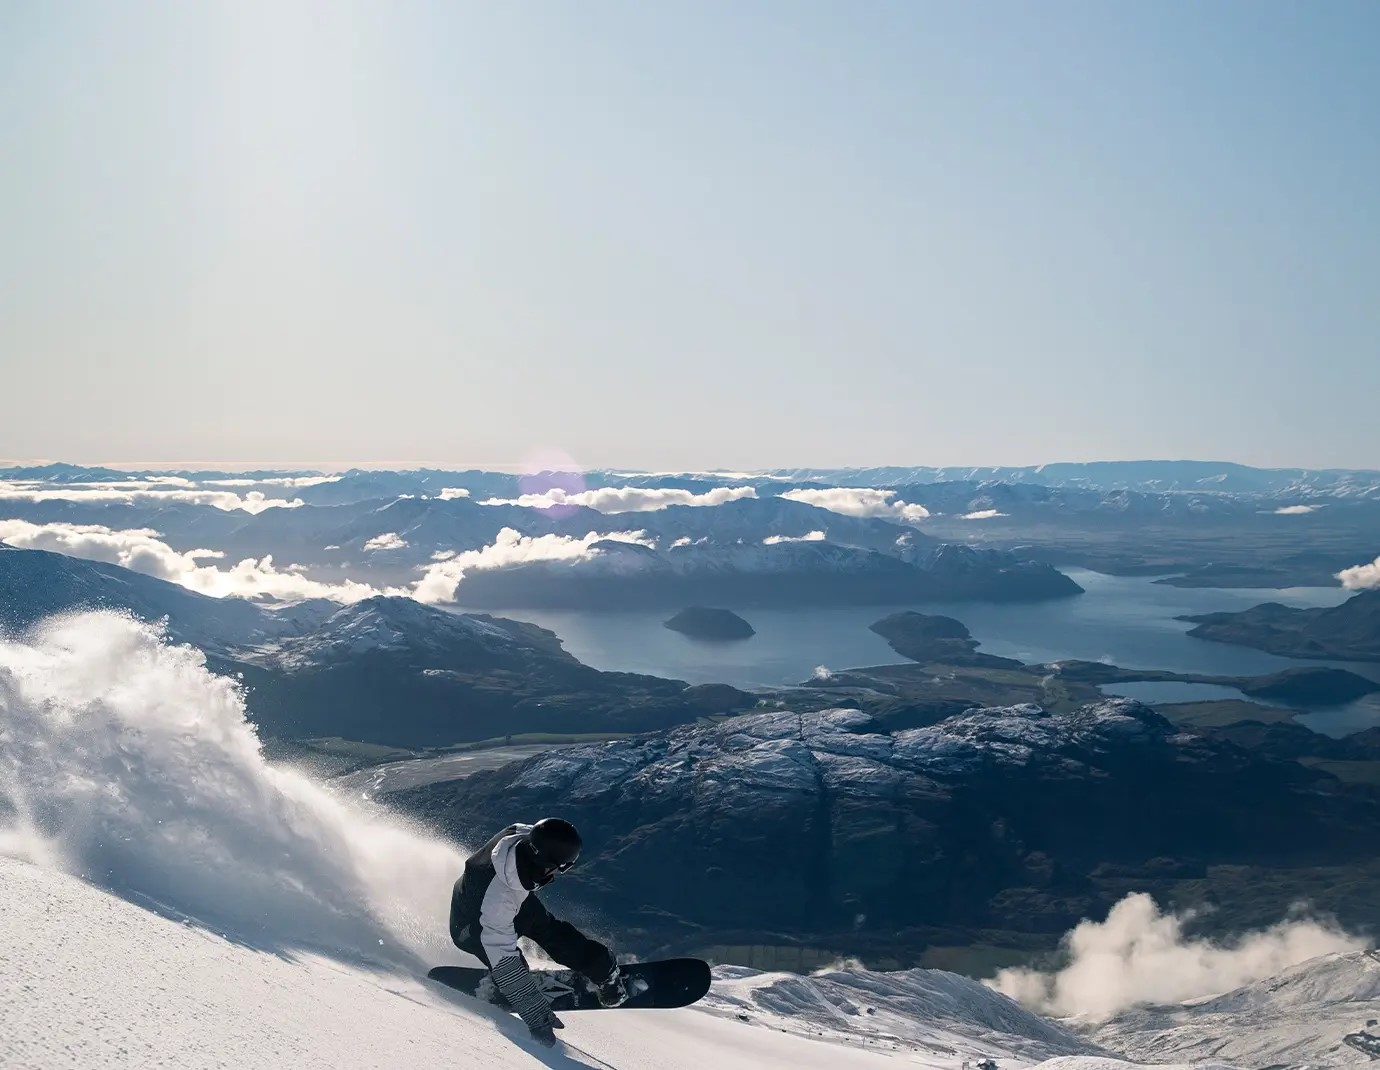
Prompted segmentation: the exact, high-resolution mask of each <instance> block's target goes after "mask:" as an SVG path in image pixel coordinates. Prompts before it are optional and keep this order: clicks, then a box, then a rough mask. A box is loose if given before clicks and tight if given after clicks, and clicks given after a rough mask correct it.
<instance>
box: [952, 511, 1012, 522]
mask: <svg viewBox="0 0 1380 1070" xmlns="http://www.w3.org/2000/svg"><path fill="white" fill-rule="evenodd" d="M1006 515H1007V514H1006V513H1002V512H999V511H997V510H996V509H978V510H977V511H976V512H972V513H964V514H963V515H962V516H961V517H959V519H960V520H991V519H992V518H993V517H996V516H1006Z"/></svg>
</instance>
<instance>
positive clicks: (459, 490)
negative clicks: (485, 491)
mask: <svg viewBox="0 0 1380 1070" xmlns="http://www.w3.org/2000/svg"><path fill="white" fill-rule="evenodd" d="M469 496H470V492H469V491H468V490H466V489H465V488H464V487H445V488H443V489H442V490H441V501H443V502H449V501H454V500H455V499H456V498H468V497H469Z"/></svg>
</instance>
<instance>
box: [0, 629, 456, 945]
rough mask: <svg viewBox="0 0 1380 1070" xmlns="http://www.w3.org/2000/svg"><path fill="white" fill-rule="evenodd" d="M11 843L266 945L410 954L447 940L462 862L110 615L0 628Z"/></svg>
mask: <svg viewBox="0 0 1380 1070" xmlns="http://www.w3.org/2000/svg"><path fill="white" fill-rule="evenodd" d="M0 852H3V853H5V854H10V855H19V856H23V857H27V858H29V859H31V860H33V861H35V862H38V863H39V864H46V865H50V866H58V867H61V868H64V869H67V870H68V871H70V872H72V873H75V874H78V875H80V876H83V877H85V878H86V879H87V880H89V881H91V882H93V883H95V884H98V885H102V886H105V887H109V888H111V889H112V890H114V891H116V892H118V893H120V894H122V895H125V896H127V897H134V898H146V899H152V900H153V901H155V902H156V903H158V904H160V905H161V906H163V907H164V908H166V909H169V910H171V911H173V912H175V913H178V914H184V915H187V916H189V917H191V918H192V919H194V920H196V921H199V922H201V923H203V924H205V925H207V926H208V927H211V928H213V929H214V930H215V931H217V932H221V933H225V934H227V935H228V936H230V937H231V938H233V939H237V940H241V941H243V942H245V943H249V944H252V945H254V946H261V947H265V948H270V949H273V950H276V951H287V950H290V949H292V948H312V949H315V950H320V951H325V952H328V953H335V954H341V955H345V956H348V957H350V958H354V959H359V960H369V961H374V962H378V963H387V964H391V965H399V964H403V965H407V966H409V967H415V966H417V965H420V964H421V962H422V961H431V962H435V961H437V960H438V956H439V955H440V954H441V952H442V950H443V949H445V948H447V947H449V939H448V938H447V933H446V920H445V918H446V911H447V909H448V903H449V898H450V885H451V883H452V882H453V881H454V880H455V878H456V876H457V875H458V874H459V872H460V867H461V865H462V862H463V859H462V857H461V855H460V854H459V853H458V851H457V849H455V848H454V847H452V846H449V845H446V844H443V843H441V842H439V841H437V840H435V839H432V838H430V837H428V836H426V835H425V834H423V833H421V832H420V831H418V830H415V829H412V828H409V827H408V826H407V825H406V824H405V823H404V822H403V821H402V820H400V819H399V818H397V817H396V816H393V815H388V814H385V813H384V812H383V811H381V810H379V809H375V808H373V807H371V806H369V805H367V804H365V803H364V802H362V801H356V800H350V799H346V798H343V797H341V796H339V795H337V794H335V793H333V792H332V791H331V790H329V789H327V788H326V787H324V786H323V785H322V784H320V783H318V782H317V781H315V780H313V779H312V778H311V777H310V776H308V775H307V774H305V773H303V772H301V771H298V770H295V769H289V768H285V767H280V766H275V765H272V764H270V763H268V762H267V761H265V759H264V756H263V753H262V751H261V749H260V746H259V739H258V737H257V735H256V734H255V730H254V727H253V726H252V725H251V724H250V723H249V722H248V721H246V719H245V707H244V701H243V698H242V696H241V694H240V691H239V689H238V687H237V685H236V684H235V682H234V681H232V680H229V679H226V678H223V677H219V676H216V675H214V674H212V673H211V672H209V671H208V670H207V668H206V664H205V660H204V658H203V656H202V654H201V653H200V651H197V650H195V649H193V648H191V647H186V646H174V645H171V644H169V643H168V642H166V641H165V639H164V637H163V636H162V634H161V633H160V632H159V631H158V630H157V629H155V628H153V627H150V626H148V625H146V624H143V623H140V622H138V621H135V620H132V619H130V618H128V617H125V616H121V615H119V614H115V613H109V612H99V613H83V614H76V615H71V616H65V617H59V618H54V619H51V620H49V621H47V622H45V623H44V624H43V625H41V626H39V627H38V628H36V629H34V630H33V631H32V632H30V633H28V634H27V635H24V636H18V637H10V636H3V635H0ZM450 953H453V949H452V951H451V952H450Z"/></svg>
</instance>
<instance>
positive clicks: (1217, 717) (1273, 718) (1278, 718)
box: [1155, 699, 1294, 728]
mask: <svg viewBox="0 0 1380 1070" xmlns="http://www.w3.org/2000/svg"><path fill="white" fill-rule="evenodd" d="M1155 709H1156V710H1157V711H1158V712H1159V713H1161V714H1163V715H1164V716H1165V717H1167V718H1169V720H1171V721H1173V722H1174V723H1175V724H1180V725H1185V726H1188V727H1192V728H1225V727H1226V726H1227V725H1233V724H1239V723H1240V722H1242V721H1259V722H1260V723H1261V724H1293V723H1294V714H1293V712H1292V711H1291V710H1281V709H1276V708H1274V707H1272V706H1258V705H1256V704H1255V703H1254V702H1246V701H1245V700H1244V699H1221V700H1218V701H1212V702H1170V703H1166V704H1165V705H1163V706H1161V705H1158V704H1156V705H1155Z"/></svg>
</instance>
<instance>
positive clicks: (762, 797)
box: [400, 700, 1376, 961]
mask: <svg viewBox="0 0 1380 1070" xmlns="http://www.w3.org/2000/svg"><path fill="white" fill-rule="evenodd" d="M1335 783H1336V782H1335V781H1333V780H1331V779H1330V778H1328V777H1326V776H1323V775H1321V774H1315V773H1313V772H1311V771H1309V770H1307V769H1305V768H1304V767H1302V766H1300V765H1298V764H1296V763H1276V762H1273V761H1269V760H1267V759H1264V758H1262V757H1260V756H1257V755H1252V754H1250V753H1248V752H1246V751H1243V750H1241V749H1240V748H1238V747H1236V746H1234V745H1232V744H1230V743H1226V742H1223V741H1220V740H1216V739H1211V738H1207V737H1203V736H1198V735H1192V734H1188V733H1183V732H1180V731H1178V730H1177V729H1176V728H1175V727H1174V726H1173V725H1172V724H1171V723H1170V722H1169V721H1167V720H1165V719H1164V718H1163V717H1161V716H1159V715H1158V714H1156V713H1154V712H1153V711H1151V710H1150V709H1149V708H1148V707H1145V706H1143V705H1140V704H1138V703H1136V702H1132V701H1129V700H1117V701H1106V702H1098V703H1093V704H1089V705H1086V706H1083V707H1080V708H1078V709H1076V710H1073V711H1072V712H1069V713H1064V714H1051V713H1047V712H1046V711H1044V710H1042V709H1041V708H1039V707H1037V706H1013V707H1005V708H994V709H975V710H969V711H967V712H963V713H960V714H957V715H955V716H950V717H948V718H947V719H945V720H943V721H940V722H939V723H937V724H933V725H930V726H928V727H920V728H910V729H903V730H895V731H888V730H887V728H886V727H885V726H884V725H883V724H881V723H879V722H877V721H875V720H873V719H872V718H871V717H870V716H869V715H867V714H865V713H863V712H861V711H859V710H853V709H846V710H825V711H820V712H815V713H805V714H797V713H793V712H787V711H780V712H770V713H760V714H749V715H746V716H741V717H736V718H731V719H729V720H727V721H724V722H722V723H721V724H715V725H696V726H686V727H682V728H678V729H675V730H672V731H670V732H667V733H661V734H657V735H653V736H649V737H645V738H640V739H631V740H625V741H618V742H611V743H605V744H601V745H591V746H581V747H575V748H571V749H567V750H562V751H560V752H557V753H551V754H547V755H543V756H540V757H537V758H534V759H532V760H529V761H527V762H525V763H523V764H521V765H515V766H510V767H508V768H506V769H501V770H497V771H493V772H488V773H480V774H476V775H475V776H473V777H471V778H469V779H468V780H465V781H463V782H459V783H455V784H441V785H433V786H431V787H429V788H426V789H420V790H418V791H416V792H412V793H403V795H402V796H400V798H402V799H403V800H404V801H405V803H406V805H409V806H411V807H412V808H414V809H415V810H416V811H417V812H419V813H421V814H423V815H425V816H426V817H427V818H428V819H430V820H436V821H440V822H443V823H444V824H445V825H446V826H447V827H449V828H450V829H452V830H454V831H455V832H457V833H459V834H463V835H471V836H472V835H473V830H475V829H485V828H488V827H490V826H492V827H495V828H498V827H501V826H502V824H503V823H505V822H507V821H509V820H512V819H513V817H514V815H524V814H526V815H537V814H545V813H558V814H560V815H562V816H565V817H567V818H569V819H571V820H574V821H575V822H576V823H577V824H579V825H580V827H581V829H582V830H583V831H585V832H586V842H587V845H588V847H589V850H588V851H587V852H586V858H587V859H588V864H585V862H583V861H582V864H581V880H579V881H572V882H570V883H569V885H568V887H567V888H566V889H565V890H564V893H565V894H567V895H568V896H570V897H571V898H572V899H573V900H575V901H576V902H579V903H585V904H587V905H591V906H592V905H593V904H595V903H597V904H599V908H600V909H602V910H606V911H608V912H609V913H610V914H612V915H613V916H618V917H625V918H635V919H638V921H637V925H638V929H639V932H638V933H636V934H635V937H636V938H638V939H640V940H641V942H642V943H643V944H644V945H646V946H648V947H660V948H680V949H682V950H688V949H691V948H695V947H703V946H706V945H709V944H715V943H732V942H733V938H734V936H735V935H741V934H745V933H750V932H751V933H759V934H761V933H771V934H776V936H775V938H776V939H778V940H779V941H780V942H783V943H790V942H799V943H806V944H809V945H812V946H817V947H825V948H829V947H835V948H846V949H849V950H850V951H851V952H852V953H857V954H861V955H862V956H863V957H864V959H866V958H867V956H868V955H869V954H872V955H876V956H883V957H891V956H897V957H900V958H901V959H902V960H903V961H904V959H905V956H907V955H910V956H915V955H918V954H919V953H920V951H921V950H922V949H923V948H924V947H926V946H930V945H931V944H933V943H936V942H938V943H943V942H946V941H947V942H950V943H966V942H970V941H972V940H974V939H976V936H975V934H978V933H981V932H989V933H990V932H991V931H1000V932H1004V933H1007V934H1008V938H1009V939H1011V940H1014V941H1016V942H1019V941H1021V940H1029V939H1037V940H1038V939H1050V940H1052V939H1053V936H1054V934H1058V933H1062V932H1063V931H1065V930H1066V929H1067V928H1069V927H1070V926H1072V925H1073V924H1075V923H1076V922H1077V921H1078V919H1079V918H1080V917H1082V916H1095V915H1098V914H1099V912H1101V911H1105V909H1106V908H1107V907H1108V906H1110V904H1111V902H1113V901H1114V900H1115V899H1116V898H1118V897H1119V895H1120V894H1122V893H1123V892H1124V890H1125V889H1126V883H1127V880H1128V879H1129V881H1131V882H1133V883H1134V882H1135V881H1137V880H1142V879H1144V878H1146V876H1147V875H1150V876H1155V877H1159V878H1164V877H1165V876H1166V875H1169V876H1174V877H1178V878H1189V877H1194V876H1201V875H1202V873H1203V872H1204V870H1205V867H1207V866H1209V865H1218V864H1230V863H1240V864H1246V863H1251V864H1286V863H1287V864H1299V863H1303V862H1305V861H1308V860H1314V861H1316V860H1321V859H1325V858H1330V857H1338V856H1347V855H1349V853H1354V851H1355V850H1356V847H1355V844H1356V843H1357V842H1362V841H1364V840H1365V838H1366V837H1368V836H1369V833H1367V832H1365V831H1364V830H1365V829H1367V828H1372V827H1373V824H1372V822H1373V821H1374V818H1375V816H1376V815H1375V813H1374V807H1373V804H1371V803H1369V802H1366V801H1365V800H1358V799H1353V798H1351V797H1349V796H1342V795H1339V794H1338V793H1336V792H1335V791H1333V788H1334V786H1335ZM1284 906H1285V907H1287V903H1286V904H1284ZM1009 934H1016V935H1015V936H1010V935H1009ZM631 938H633V937H630V939H631ZM755 942H757V943H762V942H768V941H765V938H759V939H758V940H757V941H755ZM911 961H914V959H913V958H912V959H911Z"/></svg>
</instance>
